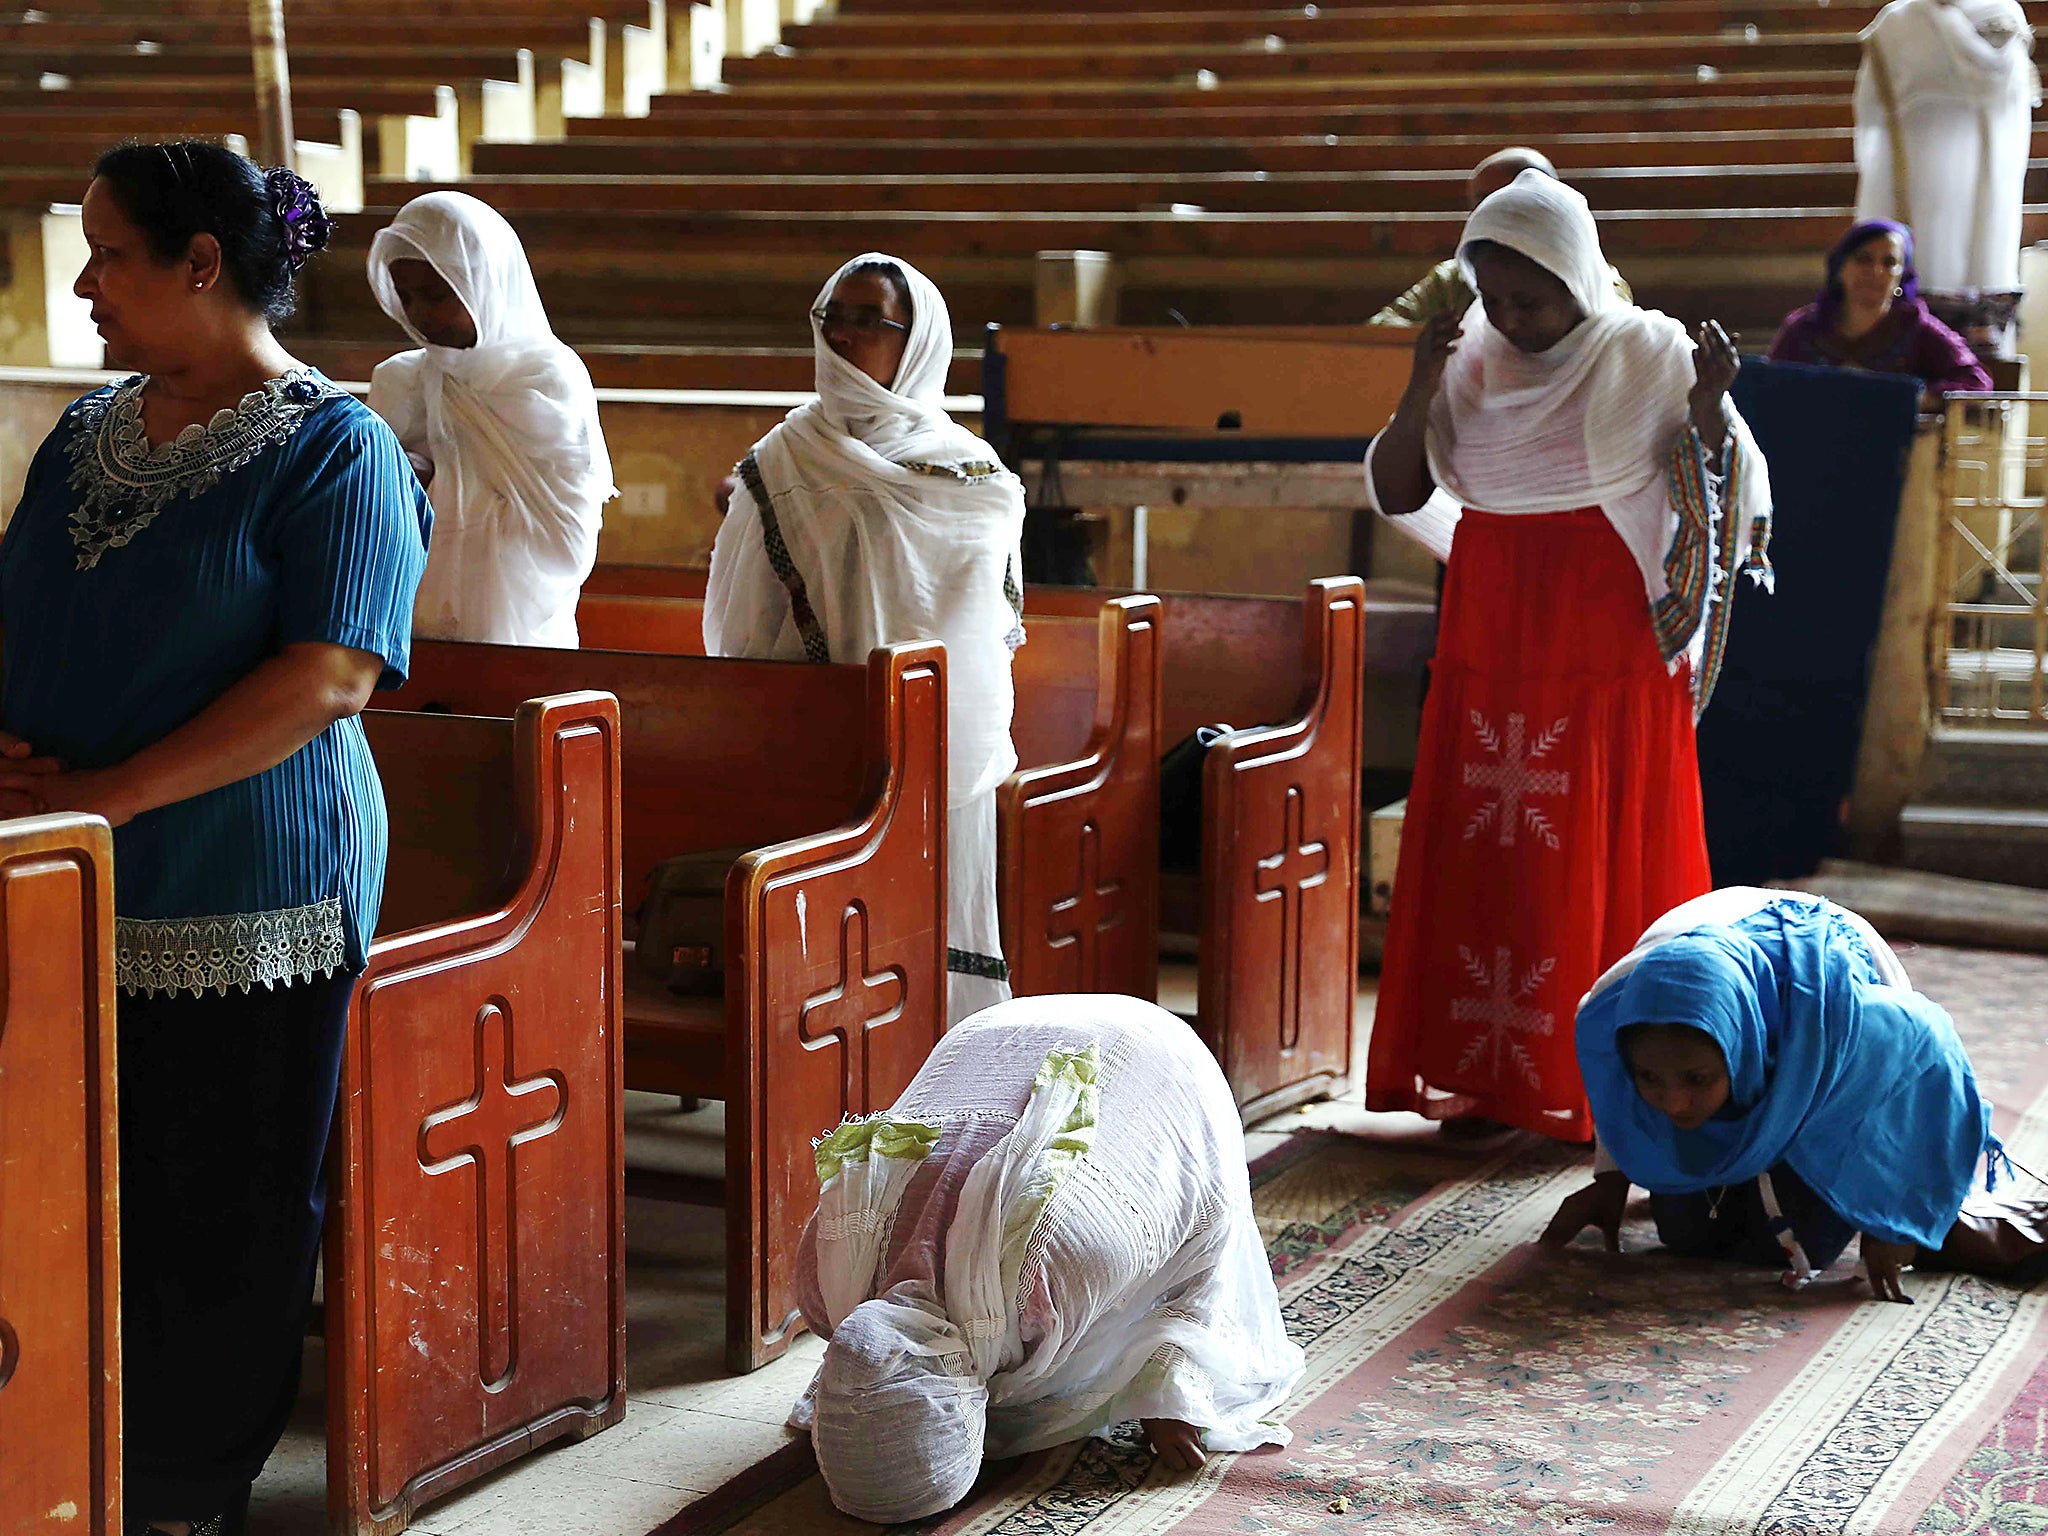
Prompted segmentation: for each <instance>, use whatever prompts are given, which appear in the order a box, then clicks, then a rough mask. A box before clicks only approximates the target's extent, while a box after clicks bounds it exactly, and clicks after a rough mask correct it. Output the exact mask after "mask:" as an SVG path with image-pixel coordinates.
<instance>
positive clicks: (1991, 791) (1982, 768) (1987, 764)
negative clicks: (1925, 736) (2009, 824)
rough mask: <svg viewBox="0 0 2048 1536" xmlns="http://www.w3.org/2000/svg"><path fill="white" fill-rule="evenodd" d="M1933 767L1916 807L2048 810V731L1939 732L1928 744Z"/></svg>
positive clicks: (1961, 730) (1930, 766)
mask: <svg viewBox="0 0 2048 1536" xmlns="http://www.w3.org/2000/svg"><path fill="white" fill-rule="evenodd" d="M2021 691H2024V690H2023V689H2022V690H2021ZM1927 767H1928V772H1929V778H1928V781H1927V787H1926V789H1925V790H1923V791H1922V792H1921V794H1920V796H1919V798H1918V802H1916V803H1924V804H1927V805H1929V806H1936V807H1960V806H1985V807H1996V806H2013V807H2019V808H2023V809H2032V810H2035V811H2041V812H2048V731H2041V730H1970V729H1956V730H1938V731H1936V732H1935V733H1934V735H1933V737H1932V738H1931V739H1930V740H1929V742H1928V750H1927Z"/></svg>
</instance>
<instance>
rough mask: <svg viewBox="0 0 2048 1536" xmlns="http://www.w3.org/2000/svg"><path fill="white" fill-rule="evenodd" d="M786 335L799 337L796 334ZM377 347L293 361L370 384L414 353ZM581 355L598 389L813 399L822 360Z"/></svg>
mask: <svg viewBox="0 0 2048 1536" xmlns="http://www.w3.org/2000/svg"><path fill="white" fill-rule="evenodd" d="M789 329H792V330H796V329H798V327H797V326H791V327H789ZM388 330H389V334H388V335H385V336H381V337H380V338H379V339H376V340H341V339H334V338H329V337H326V336H307V337H301V336H294V337H293V338H292V355H293V356H295V357H298V358H300V359H301V360H302V361H305V362H308V363H311V364H312V365H313V366H314V367H316V368H318V369H320V370H321V371H322V372H323V373H325V374H326V375H327V376H328V377H329V378H330V379H348V380H364V379H368V378H369V377H370V375H371V373H372V372H373V371H374V370H375V369H376V366H377V365H378V364H379V363H381V362H383V361H384V360H385V359H386V358H387V357H390V356H391V355H392V354H393V353H395V352H402V351H405V350H407V349H408V348H410V347H411V346H412V342H411V341H410V340H408V339H407V338H406V337H405V336H404V335H403V334H402V333H401V332H399V330H398V329H397V327H395V326H390V327H388ZM576 352H577V355H578V356H579V357H581V358H582V359H583V361H584V363H585V365H586V366H587V367H588V368H589V369H590V377H591V381H592V382H593V383H595V384H596V385H597V387H598V388H599V389H664V390H668V389H675V390H712V391H720V392H729V391H757V390H761V391H773V392H776V393H779V394H801V393H808V392H809V391H810V390H811V389H812V388H813V387H814V385H815V383H816V376H817V359H816V357H815V355H814V354H813V353H812V351H811V349H810V348H809V347H808V346H804V347H795V346H785V347H774V346H757V347H737V346H734V347H717V346H705V347H664V346H628V345H622V344H605V343H591V342H584V341H582V340H580V339H578V340H577V343H576ZM980 387H981V354H980V352H979V351H963V352H956V354H955V356H954V362H953V367H952V369H951V371H950V372H949V373H948V375H947V379H946V392H947V393H948V394H953V395H966V394H972V393H974V391H975V390H977V389H979V388H980Z"/></svg>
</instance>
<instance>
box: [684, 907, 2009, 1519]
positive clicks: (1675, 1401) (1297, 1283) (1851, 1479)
mask: <svg viewBox="0 0 2048 1536" xmlns="http://www.w3.org/2000/svg"><path fill="white" fill-rule="evenodd" d="M1905 958H1906V963H1907V965H1908V967H1909V969H1911V970H1912V971H1913V974H1914V978H1915V981H1916V982H1917V983H1918V984H1919V985H1920V986H1921V987H1923V988H1924V989H1925V990H1926V991H1927V992H1929V993H1930V994H1931V995H1933V996H1934V997H1936V998H1937V999H1939V1000H1940V1001H1942V1002H1943V1003H1945V1004H1946V1005H1947V1006H1948V1007H1949V1008H1950V1010H1951V1011H1952V1012H1953V1013H1954V1014H1955V1015H1956V1018H1957V1024H1958V1027H1959V1029H1960V1030H1961V1031H1962V1033H1963V1036H1964V1038H1965V1040H1966V1041H1967V1042H1968V1044H1969V1046H1970V1049H1971V1054H1972V1056H1973V1058H1974V1059H1975V1061H1976V1063H1977V1066H1978V1071H1979V1075H1980V1077H1981V1078H1982V1079H1983V1080H1984V1082H1985V1085H1986V1087H1987V1089H1988V1091H1989V1092H1990V1094H1991V1095H1992V1096H1993V1098H1994V1099H1995V1100H1996V1102H1997V1103H1998V1105H1999V1106H2000V1108H1999V1122H2000V1124H1999V1130H2000V1132H2001V1134H2002V1135H2004V1136H2005V1137H2006V1139H2007V1141H2008V1143H2009V1144H2010V1145H2011V1148H2012V1151H2013V1153H2014V1155H2015V1156H2016V1157H2017V1158H2018V1159H2019V1160H2020V1161H2021V1162H2023V1163H2028V1164H2030V1165H2031V1166H2033V1167H2035V1168H2039V1169H2048V1007H2044V1006H2043V1004H2044V1000H2048V958H2044V957H2039V956H2018V955H2008V954H1988V953H1982V952H1971V951H1961V950H1938V949H1932V948H1921V949H1918V950H1912V951H1907V952H1905ZM1588 1166H1589V1164H1588V1159H1587V1157H1586V1156H1585V1155H1584V1154H1582V1153H1578V1152H1575V1151H1573V1150H1571V1149H1567V1148H1561V1147H1556V1146H1553V1145H1548V1144H1536V1143H1534V1142H1533V1141H1530V1142H1525V1143H1523V1144H1520V1145H1517V1146H1515V1147H1513V1148H1510V1149H1508V1150H1506V1151H1504V1152H1500V1153H1498V1154H1496V1155H1494V1156H1492V1157H1489V1158H1485V1159H1473V1158H1471V1157H1464V1158H1460V1157H1458V1156H1456V1155H1453V1154H1450V1153H1447V1152H1442V1151H1438V1150H1436V1148H1435V1147H1434V1146H1432V1145H1429V1144H1423V1145H1421V1146H1418V1145H1417V1144H1415V1143H1405V1144H1385V1143H1376V1142H1373V1141H1370V1140H1366V1139H1363V1138H1358V1137H1350V1136H1344V1135H1340V1134H1337V1133H1332V1132H1306V1133H1303V1134H1301V1135H1298V1136H1296V1137H1294V1138H1292V1139H1291V1140H1290V1141H1289V1142H1288V1144H1287V1145H1285V1146H1284V1147H1282V1148H1281V1149H1280V1150H1279V1151H1277V1152H1275V1153H1273V1154H1271V1155H1270V1156H1269V1157H1267V1158H1265V1159H1263V1160H1262V1161H1261V1162H1260V1163H1259V1164H1258V1165H1257V1166H1256V1167H1255V1168H1254V1170H1253V1180H1254V1185H1255V1196H1256V1200H1257V1203H1258V1207H1259V1212H1260V1218H1261V1221H1262V1224H1263V1226H1264V1229H1265V1233H1266V1238H1267V1244H1268V1248H1269V1250H1270V1252H1271V1253H1272V1256H1273V1268H1274V1275H1275V1278H1276V1280H1277V1282H1278V1284H1279V1287H1280V1295H1281V1301H1282V1304H1283V1306H1284V1308H1285V1311H1286V1314H1287V1320H1288V1326H1289V1329H1290V1331H1291V1332H1292V1333H1293V1335H1294V1336H1295V1338H1297V1339H1298V1340H1299V1341H1300V1342H1301V1343H1302V1345H1303V1346H1304V1348H1305V1349H1306V1350H1307V1353H1308V1360H1309V1369H1308V1375H1307V1377H1306V1379H1305V1380H1304V1381H1303V1383H1302V1385H1301V1388H1300V1390H1299V1391H1298V1392H1297V1393H1296V1394H1295V1396H1294V1398H1293V1399H1292V1400H1291V1402H1290V1403H1289V1404H1288V1405H1287V1408H1286V1410H1285V1415H1284V1416H1285V1418H1286V1419H1287V1422H1288V1423H1289V1425H1290V1427H1291V1428H1292V1429H1293V1431H1294V1436H1295V1439H1294V1443H1293V1444H1292V1445H1291V1446H1289V1447H1287V1448H1286V1449H1285V1450H1280V1451H1269V1452H1263V1453H1258V1454H1254V1455H1248V1456H1238V1457H1224V1458H1218V1459H1216V1460H1214V1461H1212V1462H1211V1464H1210V1465H1209V1466H1208V1467H1206V1468H1205V1469H1203V1471H1201V1472H1200V1473H1198V1474H1194V1475H1191V1476H1190V1475H1180V1474H1167V1473H1164V1472H1162V1471H1160V1470H1159V1469H1157V1468H1155V1467H1154V1466H1153V1463H1152V1458H1151V1457H1150V1455H1149V1454H1148V1453H1147V1451H1146V1450H1145V1448H1144V1446H1143V1444H1142V1442H1141V1441H1140V1439H1139V1437H1138V1433H1137V1426H1136V1425H1135V1424H1131V1425H1125V1426H1123V1427H1122V1428H1121V1429H1120V1430H1119V1431H1118V1432H1117V1433H1116V1434H1115V1435H1114V1436H1113V1437H1112V1438H1110V1439H1109V1440H1106V1441H1105V1440H1093V1441H1089V1442H1086V1443H1084V1444H1082V1445H1079V1446H1068V1447H1065V1448H1063V1449H1061V1450H1059V1451H1056V1452H1051V1453H1047V1454H1045V1455H1042V1456H1036V1457H1031V1458H1027V1459H1025V1460H1023V1461H1021V1462H1017V1463H1012V1464H1010V1465H1008V1466H1003V1467H996V1468H992V1469H990V1472H989V1474H988V1475H987V1476H986V1477H985V1478H984V1482H983V1486H982V1487H981V1488H980V1489H979V1490H978V1491H977V1494H976V1496H975V1497H974V1498H973V1499H971V1500H970V1501H969V1502H968V1504H967V1505H966V1506H964V1507H963V1508H962V1509H960V1510H958V1511H955V1512H954V1513H953V1514H951V1515H948V1516H945V1517H942V1518H940V1519H938V1520H935V1521H930V1522H926V1523H924V1524H922V1525H920V1526H917V1527H915V1528H905V1529H915V1530H916V1531H918V1532H919V1533H921V1536H1166V1533H1177V1536H1206V1533H1215V1536H1223V1533H1231V1536H1336V1533H1339V1532H1358V1531H1382V1532H1388V1533H1398V1536H1468V1533H1474V1532H1501V1533H1524V1532H1526V1533H1532V1536H1534V1533H1544V1536H1549V1533H1566V1532H1614V1533H1616V1536H1623V1533H1630V1536H1633V1533H1670V1536H1678V1533H1684V1536H1733V1533H1737V1532H1742V1533H1754V1536H1832V1533H1843V1536H1850V1533H1862V1536H1933V1533H1951V1532H1954V1533H1962V1532H1971V1533H1983V1536H2020V1533H2048V1359H2044V1354H2048V1327H2044V1320H2043V1314H2044V1311H2048V1286H2043V1287H2040V1288H2037V1289H2036V1290H2035V1291H2032V1292H2022V1291H2020V1290H2018V1289H2016V1288H2014V1287H2011V1286H2004V1285H1999V1284H1995V1283H1991V1282H1987V1281H1983V1280H1979V1279H1975V1278H1972V1277H1968V1276H1947V1275H1936V1274H1919V1275H1915V1276H1912V1277H1910V1278H1909V1285H1910V1286H1911V1288H1912V1290H1913V1293H1914V1295H1915V1298H1916V1304H1915V1305H1913V1306H1911V1307H1902V1306H1896V1305H1884V1304H1880V1303H1877V1302H1873V1301H1871V1300H1869V1299H1868V1290H1867V1288H1866V1287H1865V1286H1864V1284H1863V1282H1862V1280H1861V1279H1860V1277H1858V1275H1857V1274H1856V1273H1855V1271H1854V1269H1853V1267H1852V1265H1853V1249H1852V1254H1851V1256H1850V1258H1849V1259H1848V1260H1845V1261H1844V1262H1843V1263H1841V1264H1839V1265H1838V1266H1837V1267H1836V1268H1835V1269H1834V1270H1832V1271H1830V1272H1829V1274H1828V1275H1827V1276H1826V1277H1825V1278H1824V1279H1823V1280H1822V1281H1820V1282H1819V1283H1818V1284H1816V1285H1815V1286H1814V1287H1812V1288H1811V1289H1810V1290H1808V1291H1806V1292H1805V1293H1803V1294H1799V1295H1794V1294H1792V1293H1790V1292H1787V1291H1785V1290H1784V1289H1782V1288H1781V1287H1780V1286H1779V1285H1778V1284H1777V1283H1776V1277H1775V1275H1773V1274H1770V1273H1765V1272H1760V1271H1747V1270H1741V1269H1735V1268H1729V1267H1725V1266H1713V1265H1701V1264H1692V1263H1686V1262H1682V1261H1679V1260H1676V1259H1673V1258H1671V1257H1670V1256H1668V1255H1666V1254H1664V1253H1662V1252H1661V1251H1658V1250H1657V1249H1656V1245H1655V1237H1654V1234H1653V1233H1652V1231H1651V1230H1650V1229H1649V1226H1648V1223H1647V1212H1645V1211H1643V1210H1641V1209H1638V1210H1637V1211H1636V1212H1635V1213H1634V1214H1633V1217H1632V1221H1631V1226H1630V1229H1629V1231H1628V1232H1627V1233H1626V1234H1625V1246H1626V1248H1627V1250H1628V1251H1627V1252H1626V1253H1624V1254H1623V1255H1621V1256H1618V1257H1617V1256H1612V1255H1609V1254H1607V1253H1605V1252H1603V1251H1601V1250H1600V1249H1599V1248H1598V1246H1597V1244H1596V1243H1595V1242H1594V1240H1592V1239H1590V1238H1587V1239H1582V1240H1581V1243H1580V1245H1579V1246H1576V1247H1574V1248H1571V1249H1568V1250H1566V1251H1563V1252H1557V1253H1553V1252H1549V1251H1546V1250H1543V1249H1540V1248H1538V1247H1536V1246H1535V1243H1534V1240H1535V1238H1536V1236H1537V1234H1538V1233H1539V1232H1541V1230H1542V1228H1543V1226H1544V1223H1545V1222H1546V1221H1547V1220H1548V1219H1549V1217H1550V1215H1551V1213H1552V1212H1553V1211H1554V1210H1555V1208H1556V1206H1557V1202H1558V1201H1559V1200H1560V1199H1562V1198H1563V1196H1564V1195H1565V1194H1567V1193H1569V1192H1570V1191H1571V1190H1573V1189H1576V1188H1577V1187H1578V1186H1579V1185H1580V1184H1581V1183H1582V1182H1583V1180H1584V1179H1585V1177H1586V1175H1587V1170H1588ZM741 1481H742V1484H744V1486H741V1485H735V1486H734V1487H733V1488H731V1489H729V1490H725V1491H722V1492H721V1493H720V1494H714V1495H713V1496H712V1497H711V1498H710V1499H708V1500H706V1501H705V1502H704V1503H703V1504H701V1505H698V1506H693V1508H692V1509H690V1510H687V1511H685V1512H684V1513H683V1515H681V1516H679V1517H678V1518H677V1519H676V1520H675V1521H673V1522H671V1524H670V1525H669V1526H667V1527H665V1528H664V1533H663V1536H685V1533H692V1536H694V1533H709V1532H713V1531H740V1532H748V1533H754V1536H798V1533H803V1536H812V1533H818V1536H833V1533H839V1532H846V1533H852V1532H858V1531H868V1530H872V1529H874V1528H873V1527H871V1526H864V1525H861V1524H859V1523H857V1522H854V1521H850V1520H847V1519H845V1518H844V1517H842V1516H839V1515H837V1514H836V1513H835V1512H834V1511H833V1510H832V1508H831V1505H830V1504H829V1502H828V1501H827V1500H826V1498H825V1495H824V1490H823V1486H822V1484H821V1483H820V1482H819V1480H818V1478H817V1477H816V1475H815V1471H814V1470H813V1468H812V1467H811V1465H810V1463H809V1462H808V1459H807V1452H806V1451H805V1450H804V1448H802V1447H792V1448H791V1450H790V1452H788V1453H786V1454H785V1455H783V1456H781V1457H778V1458H777V1459H776V1462H774V1463H771V1464H767V1465H764V1466H762V1467H759V1468H756V1469H755V1470H754V1472H753V1473H751V1474H749V1479H743V1480H741Z"/></svg>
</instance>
